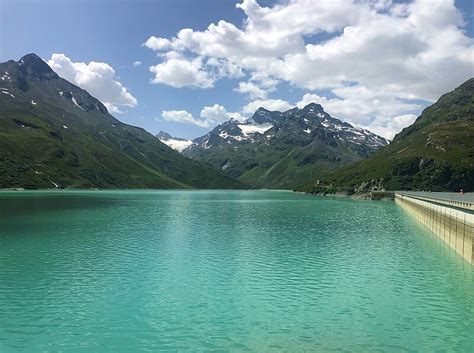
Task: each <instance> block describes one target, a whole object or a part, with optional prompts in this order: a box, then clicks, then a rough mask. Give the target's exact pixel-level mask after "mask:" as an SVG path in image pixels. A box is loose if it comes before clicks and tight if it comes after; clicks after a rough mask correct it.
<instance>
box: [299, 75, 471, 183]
mask: <svg viewBox="0 0 474 353" xmlns="http://www.w3.org/2000/svg"><path fill="white" fill-rule="evenodd" d="M337 188H345V189H347V190H350V191H360V192H364V191H370V190H372V189H374V188H376V189H378V190H380V189H388V190H432V191H459V190H460V189H461V188H462V189H464V190H465V191H474V78H470V79H469V80H467V81H466V82H464V83H463V84H462V85H460V86H459V87H457V88H456V89H455V90H453V91H451V92H449V93H446V94H444V95H442V96H441V97H440V98H439V100H438V101H437V102H436V103H435V104H433V105H431V106H429V107H428V108H426V109H425V110H424V111H423V113H422V114H421V115H420V116H419V117H418V118H417V119H416V121H415V122H414V123H413V124H412V125H410V126H409V127H407V128H405V129H403V130H402V131H401V132H400V133H399V134H398V135H396V136H395V138H394V139H393V141H392V142H391V143H390V144H389V145H388V146H386V147H384V148H381V149H380V150H379V151H378V152H377V153H375V154H374V155H373V156H371V157H369V158H368V159H366V160H363V161H361V162H359V163H356V164H354V165H351V166H349V167H347V168H344V169H341V170H338V171H337V172H336V173H334V174H332V175H329V176H327V178H325V180H323V181H322V182H320V183H319V184H318V182H317V181H316V180H315V179H313V180H312V181H310V182H309V183H308V184H306V185H304V186H302V187H300V188H299V189H300V190H302V191H308V192H325V190H327V189H332V190H336V189H337Z"/></svg>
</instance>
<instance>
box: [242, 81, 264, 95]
mask: <svg viewBox="0 0 474 353" xmlns="http://www.w3.org/2000/svg"><path fill="white" fill-rule="evenodd" d="M235 91H237V92H239V93H242V94H248V95H249V96H250V98H251V99H257V98H267V92H266V91H265V90H264V89H262V88H260V87H258V86H257V85H256V84H255V83H253V82H239V87H238V88H236V89H235Z"/></svg>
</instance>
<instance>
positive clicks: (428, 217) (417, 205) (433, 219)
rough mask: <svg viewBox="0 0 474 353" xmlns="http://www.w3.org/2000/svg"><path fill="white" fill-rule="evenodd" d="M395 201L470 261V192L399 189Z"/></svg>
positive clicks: (473, 201) (473, 215)
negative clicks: (409, 190)
mask: <svg viewBox="0 0 474 353" xmlns="http://www.w3.org/2000/svg"><path fill="white" fill-rule="evenodd" d="M395 202H396V203H397V204H398V205H400V206H401V207H402V208H403V209H405V210H406V211H407V212H408V213H410V214H411V215H413V216H414V217H415V218H416V219H417V220H418V221H419V222H421V223H422V224H423V225H424V226H425V227H427V228H428V229H429V230H430V231H431V232H433V233H434V234H435V235H436V236H438V237H439V238H440V239H442V240H443V241H444V242H445V243H446V244H447V245H448V246H449V247H451V248H452V249H453V250H455V251H456V252H457V253H458V254H459V255H461V256H462V257H463V258H464V259H465V260H466V261H467V262H469V263H470V264H471V265H473V264H474V194H472V193H470V194H464V195H461V194H455V193H442V192H433V193H431V192H405V191H403V192H395Z"/></svg>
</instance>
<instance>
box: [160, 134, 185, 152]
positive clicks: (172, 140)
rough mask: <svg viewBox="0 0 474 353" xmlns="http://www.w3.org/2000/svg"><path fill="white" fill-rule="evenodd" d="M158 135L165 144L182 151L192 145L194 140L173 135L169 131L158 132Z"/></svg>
mask: <svg viewBox="0 0 474 353" xmlns="http://www.w3.org/2000/svg"><path fill="white" fill-rule="evenodd" d="M156 137H157V138H158V139H159V140H160V141H161V142H163V143H164V144H166V145H168V146H169V147H171V148H172V149H174V150H176V151H178V152H182V151H183V150H184V149H186V148H187V147H189V146H190V145H192V143H193V141H191V140H186V139H183V138H180V137H173V136H171V135H170V134H168V133H167V132H164V131H160V132H159V133H158V134H156Z"/></svg>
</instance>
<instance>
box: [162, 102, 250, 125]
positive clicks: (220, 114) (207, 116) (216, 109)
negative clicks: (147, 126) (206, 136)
mask: <svg viewBox="0 0 474 353" xmlns="http://www.w3.org/2000/svg"><path fill="white" fill-rule="evenodd" d="M161 116H162V118H163V119H164V120H166V121H174V122H177V123H182V124H190V125H195V126H199V127H207V128H212V127H214V126H217V125H219V124H221V123H223V122H225V121H228V120H230V119H236V120H244V119H245V118H244V117H243V116H242V115H241V114H240V113H237V112H228V111H227V109H226V108H225V107H223V106H222V105H219V104H214V105H212V106H205V107H203V108H202V110H201V113H200V118H195V117H194V116H193V115H192V114H191V113H189V112H187V111H185V110H167V111H163V112H162V114H161Z"/></svg>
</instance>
